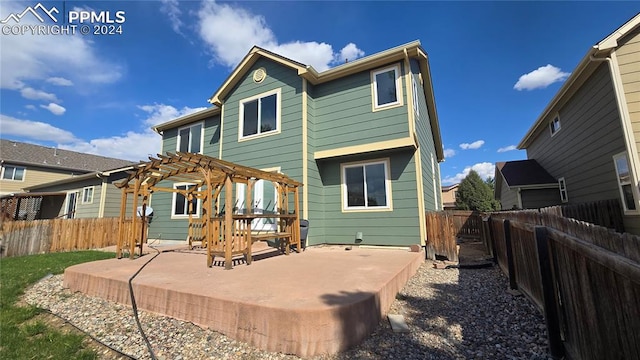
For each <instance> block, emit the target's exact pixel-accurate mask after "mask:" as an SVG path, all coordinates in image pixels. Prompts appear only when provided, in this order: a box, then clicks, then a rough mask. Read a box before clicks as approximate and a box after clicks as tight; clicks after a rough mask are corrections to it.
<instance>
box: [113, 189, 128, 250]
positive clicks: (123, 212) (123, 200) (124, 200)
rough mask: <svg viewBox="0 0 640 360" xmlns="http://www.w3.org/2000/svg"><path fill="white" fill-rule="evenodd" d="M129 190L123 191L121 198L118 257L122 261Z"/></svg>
mask: <svg viewBox="0 0 640 360" xmlns="http://www.w3.org/2000/svg"><path fill="white" fill-rule="evenodd" d="M127 188H128V187H125V188H123V189H122V197H121V198H120V221H119V222H118V244H117V245H116V257H117V258H118V259H122V246H123V245H124V237H125V231H124V230H125V228H124V224H125V219H126V217H127V198H128V196H127Z"/></svg>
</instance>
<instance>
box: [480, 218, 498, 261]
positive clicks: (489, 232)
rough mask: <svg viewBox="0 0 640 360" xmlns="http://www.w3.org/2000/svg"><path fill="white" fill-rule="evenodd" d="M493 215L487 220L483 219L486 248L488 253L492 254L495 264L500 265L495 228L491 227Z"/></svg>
mask: <svg viewBox="0 0 640 360" xmlns="http://www.w3.org/2000/svg"><path fill="white" fill-rule="evenodd" d="M492 221H493V220H492V219H491V215H489V216H488V217H487V218H486V219H482V228H483V230H484V235H485V238H486V239H487V242H486V243H485V247H486V248H487V251H489V252H490V253H491V257H492V258H493V263H494V264H497V263H498V255H497V254H496V243H495V241H494V240H493V228H492V226H491V222H492Z"/></svg>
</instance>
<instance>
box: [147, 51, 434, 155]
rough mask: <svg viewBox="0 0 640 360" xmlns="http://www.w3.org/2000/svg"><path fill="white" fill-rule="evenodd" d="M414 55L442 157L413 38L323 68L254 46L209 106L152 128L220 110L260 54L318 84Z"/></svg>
mask: <svg viewBox="0 0 640 360" xmlns="http://www.w3.org/2000/svg"><path fill="white" fill-rule="evenodd" d="M409 57H411V58H416V59H417V60H418V62H419V65H420V73H421V76H422V80H423V84H424V85H423V90H424V95H425V98H426V100H427V110H428V112H429V122H430V124H429V125H430V126H431V132H432V134H433V139H434V142H435V149H436V158H437V160H438V161H439V162H440V161H443V160H444V148H443V146H442V136H441V134H440V124H439V122H438V114H437V111H436V103H435V97H434V94H433V83H432V80H431V69H430V68H429V61H428V57H427V53H426V51H424V49H423V48H422V46H421V44H420V41H417V40H416V41H413V42H410V43H407V44H404V45H400V46H396V47H394V48H391V49H388V50H385V51H382V52H379V53H376V54H373V55H369V56H366V57H363V58H360V59H358V60H354V61H351V62H348V63H345V64H341V65H338V66H336V67H333V68H331V69H328V70H326V71H323V72H318V71H316V70H315V69H314V68H313V66H311V65H305V64H302V63H299V62H297V61H295V60H291V59H289V58H287V57H284V56H282V55H279V54H276V53H274V52H271V51H269V50H266V49H263V48H261V47H258V46H254V47H253V48H252V49H251V50H250V51H249V53H248V54H247V55H246V56H245V57H244V58H243V59H242V60H241V61H240V63H239V64H238V66H236V68H235V69H234V70H233V71H232V72H231V74H230V75H229V77H227V79H226V80H225V81H224V82H223V83H222V85H221V86H220V88H219V89H218V90H216V92H215V93H213V95H211V97H210V98H209V103H211V104H212V105H213V107H211V108H209V109H205V110H202V111H199V112H196V113H193V114H189V115H185V116H183V117H180V118H177V119H174V120H171V121H168V122H165V123H162V124H158V125H156V126H154V127H153V128H152V129H153V130H154V131H156V132H158V133H161V132H162V131H164V130H166V129H169V128H174V127H177V126H181V125H186V124H188V123H192V122H194V121H198V120H202V119H204V118H206V117H209V116H213V115H217V114H219V113H220V111H221V107H222V103H223V102H224V99H225V98H226V97H227V96H228V95H229V93H230V92H231V90H232V89H233V88H234V87H235V86H236V85H237V84H238V83H239V82H240V81H241V80H242V78H243V75H244V74H245V73H246V72H248V71H249V70H250V69H251V67H252V66H253V65H254V64H255V63H256V61H258V60H259V59H260V58H267V59H269V60H271V61H274V62H276V63H278V64H280V65H283V66H286V67H289V68H291V69H294V70H295V71H297V73H298V75H299V76H300V77H302V78H304V79H306V80H307V81H309V82H310V83H311V84H314V85H315V84H321V83H324V82H328V81H332V80H335V79H339V78H342V77H345V76H349V75H352V74H355V73H357V72H360V71H365V70H371V69H375V68H376V67H380V66H383V65H386V64H388V63H390V62H394V61H400V60H403V59H406V58H409Z"/></svg>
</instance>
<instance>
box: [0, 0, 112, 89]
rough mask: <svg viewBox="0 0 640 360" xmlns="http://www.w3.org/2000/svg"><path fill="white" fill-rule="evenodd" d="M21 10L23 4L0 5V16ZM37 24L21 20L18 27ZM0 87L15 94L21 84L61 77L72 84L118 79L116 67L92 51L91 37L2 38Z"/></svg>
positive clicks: (93, 49) (3, 2) (7, 3)
mask: <svg viewBox="0 0 640 360" xmlns="http://www.w3.org/2000/svg"><path fill="white" fill-rule="evenodd" d="M22 10H24V3H20V2H9V1H0V14H9V13H15V12H20V11H22ZM29 24H39V23H38V22H37V20H36V19H35V18H33V17H30V16H29V17H24V18H23V19H22V20H21V22H20V25H29ZM2 48H3V49H11V51H3V52H2V56H0V68H1V69H2V72H1V73H0V87H1V88H3V89H13V90H19V89H22V88H24V87H25V86H26V85H25V82H30V81H34V80H46V79H49V78H51V77H63V78H64V79H70V80H72V81H73V82H74V83H76V84H77V83H80V82H84V83H87V82H88V83H94V84H95V83H111V82H115V81H117V80H118V79H119V78H120V77H121V76H122V69H121V67H120V66H118V65H116V64H113V63H111V62H109V61H108V60H105V59H106V56H105V54H102V53H99V52H98V51H97V50H96V47H95V44H94V43H93V42H92V40H91V37H83V36H60V35H30V34H25V35H20V36H14V35H11V36H2Z"/></svg>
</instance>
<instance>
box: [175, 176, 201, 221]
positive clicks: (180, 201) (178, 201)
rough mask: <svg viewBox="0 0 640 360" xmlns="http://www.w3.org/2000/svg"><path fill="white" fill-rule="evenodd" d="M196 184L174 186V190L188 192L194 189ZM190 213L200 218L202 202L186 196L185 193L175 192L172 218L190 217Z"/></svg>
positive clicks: (193, 196)
mask: <svg viewBox="0 0 640 360" xmlns="http://www.w3.org/2000/svg"><path fill="white" fill-rule="evenodd" d="M194 186H196V185H194V184H174V185H173V188H174V189H176V190H182V191H187V190H189V189H191V188H193V187H194ZM189 197H191V199H189ZM189 212H191V214H193V216H195V217H198V216H199V214H200V201H199V200H198V199H197V198H196V197H195V195H192V196H189V195H188V196H185V195H184V193H183V192H174V193H173V206H172V210H171V216H172V217H184V216H188V215H189Z"/></svg>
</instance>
